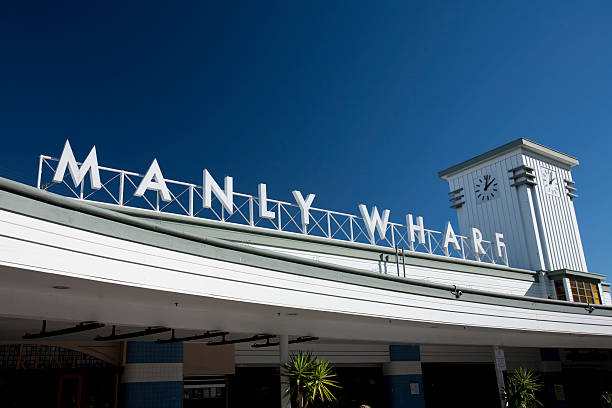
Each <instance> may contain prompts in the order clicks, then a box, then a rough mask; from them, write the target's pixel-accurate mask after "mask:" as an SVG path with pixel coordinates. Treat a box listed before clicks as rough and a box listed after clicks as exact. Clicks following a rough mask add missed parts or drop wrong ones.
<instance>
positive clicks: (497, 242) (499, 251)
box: [495, 232, 506, 258]
mask: <svg viewBox="0 0 612 408" xmlns="http://www.w3.org/2000/svg"><path fill="white" fill-rule="evenodd" d="M502 239H504V234H501V233H499V232H496V233H495V245H496V246H497V256H498V257H499V258H501V257H502V247H503V248H504V250H505V249H506V244H505V243H504V242H503V241H502Z"/></svg>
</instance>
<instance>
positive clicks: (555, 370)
mask: <svg viewBox="0 0 612 408" xmlns="http://www.w3.org/2000/svg"><path fill="white" fill-rule="evenodd" d="M540 357H541V359H542V362H541V365H540V371H541V372H542V380H544V391H545V392H546V401H543V402H544V403H545V404H546V406H547V407H551V408H567V406H568V405H567V401H566V400H565V384H564V378H563V369H562V365H561V356H560V354H559V349H556V348H546V349H540Z"/></svg>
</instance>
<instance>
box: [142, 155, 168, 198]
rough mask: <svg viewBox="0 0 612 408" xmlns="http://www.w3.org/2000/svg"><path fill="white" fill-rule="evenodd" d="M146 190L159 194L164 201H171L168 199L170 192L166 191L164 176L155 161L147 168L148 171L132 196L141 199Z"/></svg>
mask: <svg viewBox="0 0 612 408" xmlns="http://www.w3.org/2000/svg"><path fill="white" fill-rule="evenodd" d="M147 190H153V191H157V192H159V193H160V194H161V198H162V200H164V201H171V200H172V198H171V197H170V190H168V186H166V180H165V179H164V175H163V174H162V172H161V169H160V168H159V164H157V159H153V163H151V166H149V170H147V173H146V174H145V176H144V177H143V178H142V181H141V182H140V185H139V186H138V188H137V189H136V192H135V193H134V195H135V196H136V197H142V196H143V195H144V193H145V192H146V191H147Z"/></svg>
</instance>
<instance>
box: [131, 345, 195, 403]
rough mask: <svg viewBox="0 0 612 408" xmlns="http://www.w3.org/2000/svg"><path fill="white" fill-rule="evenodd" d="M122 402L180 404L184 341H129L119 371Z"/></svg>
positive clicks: (181, 400)
mask: <svg viewBox="0 0 612 408" xmlns="http://www.w3.org/2000/svg"><path fill="white" fill-rule="evenodd" d="M121 402H122V403H121V406H122V407H125V408H136V407H148V408H161V407H164V408H174V407H176V408H181V407H182V406H183V343H169V344H157V343H155V342H150V341H129V342H127V345H126V354H125V365H124V369H123V374H122V375H121Z"/></svg>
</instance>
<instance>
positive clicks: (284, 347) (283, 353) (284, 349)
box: [279, 334, 291, 408]
mask: <svg viewBox="0 0 612 408" xmlns="http://www.w3.org/2000/svg"><path fill="white" fill-rule="evenodd" d="M279 338H280V340H279V343H280V346H279V349H280V353H279V357H280V365H281V370H282V366H283V364H285V363H287V362H288V361H289V336H288V335H286V334H281V335H280V336H279ZM281 374H282V371H281ZM280 385H281V395H280V398H281V407H282V408H291V398H289V396H287V395H286V394H285V391H286V390H287V389H288V388H289V380H288V379H287V377H284V376H283V375H281V376H280Z"/></svg>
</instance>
